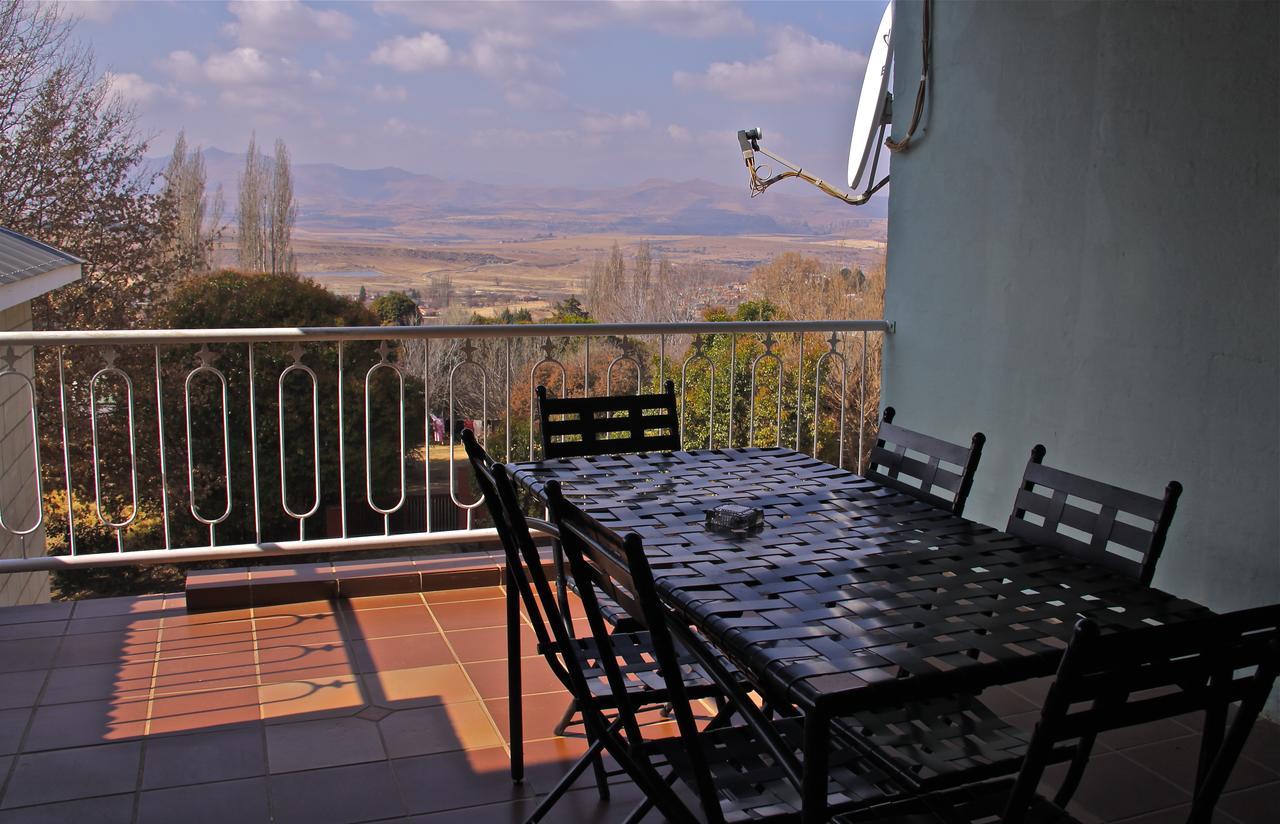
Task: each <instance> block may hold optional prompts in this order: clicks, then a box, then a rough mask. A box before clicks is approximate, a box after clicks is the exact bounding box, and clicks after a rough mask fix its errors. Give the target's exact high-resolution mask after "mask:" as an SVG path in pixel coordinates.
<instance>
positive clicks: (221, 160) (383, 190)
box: [152, 149, 888, 242]
mask: <svg viewBox="0 0 1280 824" xmlns="http://www.w3.org/2000/svg"><path fill="white" fill-rule="evenodd" d="M204 157H205V167H206V172H207V176H208V189H209V191H212V190H213V189H214V188H215V187H216V186H217V185H218V184H221V185H222V187H223V190H224V195H225V198H226V204H227V211H226V214H227V218H228V219H231V218H233V217H234V213H235V201H236V189H237V183H236V181H237V179H238V176H239V174H240V171H241V168H242V166H243V164H244V155H242V154H232V153H230V152H224V151H222V150H220V149H206V150H205V151H204ZM166 162H167V159H155V160H153V161H152V164H153V165H154V167H155V168H157V169H162V168H163V167H164V165H165V163H166ZM293 174H294V191H295V193H296V195H297V198H298V228H299V229H300V230H303V231H306V232H309V233H312V232H313V233H320V234H339V235H345V236H349V237H350V236H369V237H370V238H371V239H385V240H388V241H390V240H396V241H415V240H417V241H430V242H448V241H451V240H458V241H461V240H472V239H477V238H490V239H495V238H511V239H519V238H529V237H535V236H538V235H547V234H585V233H615V234H630V235H655V236H656V235H744V234H800V235H832V234H836V235H847V234H853V235H857V236H865V235H866V234H867V233H868V231H871V232H876V230H882V226H875V225H873V224H878V223H880V221H882V220H883V219H884V218H885V216H886V208H887V204H888V198H887V196H886V195H881V196H880V197H877V198H876V199H875V200H873V201H872V202H871V203H870V204H868V205H867V206H863V207H856V208H855V207H850V206H847V205H844V204H841V203H839V202H837V201H835V200H832V199H831V198H828V197H826V196H824V195H822V194H821V193H820V192H818V191H816V190H813V189H809V188H808V187H803V188H801V186H800V184H796V185H795V187H794V188H793V189H792V190H791V191H790V192H787V193H783V192H779V191H777V190H773V191H770V192H769V193H768V194H767V195H764V196H762V197H759V198H754V199H753V198H751V197H750V196H749V195H748V192H747V186H746V171H745V170H743V182H742V185H741V186H740V187H729V186H722V185H720V184H717V183H712V182H710V181H706V180H683V181H672V180H660V179H653V180H646V181H644V182H642V183H638V184H636V185H634V186H620V187H613V188H606V189H586V188H571V187H552V186H548V187H539V186H517V185H510V186H508V185H495V184H489V183H477V182H474V181H467V180H450V179H446V178H441V177H435V176H433V175H426V174H416V173H414V172H409V171H406V170H404V169H399V168H395V167H390V166H388V167H383V168H380V169H348V168H346V167H344V166H338V165H336V164H332V163H298V164H295V165H294V167H293ZM786 185H787V184H782V186H786Z"/></svg>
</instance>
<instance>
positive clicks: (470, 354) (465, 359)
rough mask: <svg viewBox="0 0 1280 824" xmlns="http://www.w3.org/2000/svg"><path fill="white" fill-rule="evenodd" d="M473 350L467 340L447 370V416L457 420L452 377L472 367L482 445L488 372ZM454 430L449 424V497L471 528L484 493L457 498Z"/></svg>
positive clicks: (487, 412) (485, 433) (487, 399)
mask: <svg viewBox="0 0 1280 824" xmlns="http://www.w3.org/2000/svg"><path fill="white" fill-rule="evenodd" d="M475 351H476V347H475V345H474V344H473V343H472V342H471V341H467V342H466V344H465V345H464V346H463V347H462V360H460V361H458V362H457V363H455V364H454V365H453V368H452V369H450V370H449V418H450V421H451V422H452V421H454V420H457V418H456V414H457V408H456V406H455V404H454V400H455V395H454V391H453V381H454V377H455V376H456V375H457V373H458V370H460V369H462V367H464V366H471V367H474V368H475V369H476V370H478V371H479V373H480V419H479V421H478V422H477V425H478V428H479V430H480V431H479V432H476V433H475V435H476V438H477V440H479V441H480V443H481V444H482V445H483V444H485V443H486V442H487V440H488V438H487V437H486V436H487V434H488V428H489V427H488V423H487V421H488V417H489V373H488V371H486V370H485V368H484V365H483V364H480V363H477V362H476V360H475ZM456 432H457V427H456V426H453V425H450V427H449V499H450V500H451V501H453V505H454V506H456V507H458V508H459V509H461V510H463V511H464V512H466V513H467V527H466V528H467V529H471V528H472V522H473V520H474V512H475V509H476V507H478V506H480V504H482V503H484V495H481V496H479V497H478V498H476V499H475V500H474V501H472V502H471V503H464V502H463V501H460V500H458V485H457V478H458V476H457V472H456V471H455V470H454V453H455V451H456V450H455V448H454V447H455V442H454V438H455V435H456Z"/></svg>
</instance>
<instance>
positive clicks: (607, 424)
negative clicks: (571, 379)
mask: <svg viewBox="0 0 1280 824" xmlns="http://www.w3.org/2000/svg"><path fill="white" fill-rule="evenodd" d="M538 413H539V415H540V416H541V420H542V455H543V457H545V458H577V457H580V456H583V455H611V454H615V453H623V452H674V451H676V450H679V449H680V423H679V418H678V417H677V416H676V387H675V383H673V382H672V381H667V382H666V384H665V391H663V392H661V393H659V394H656V395H602V396H599V397H594V398H552V397H549V396H548V395H547V388H546V387H545V386H539V387H538Z"/></svg>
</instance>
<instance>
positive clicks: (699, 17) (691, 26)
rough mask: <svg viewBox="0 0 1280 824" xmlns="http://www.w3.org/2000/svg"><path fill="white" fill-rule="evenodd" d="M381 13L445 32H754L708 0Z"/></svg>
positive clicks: (419, 6) (386, 6) (504, 1)
mask: <svg viewBox="0 0 1280 824" xmlns="http://www.w3.org/2000/svg"><path fill="white" fill-rule="evenodd" d="M375 8H376V10H377V12H378V13H379V14H384V15H396V16H399V17H403V18H405V19H407V20H411V21H412V22H414V23H417V24H418V25H421V26H426V27H427V28H432V29H441V30H445V31H466V32H481V31H493V30H498V29H504V30H507V31H518V32H525V33H537V34H573V33H575V32H582V31H590V30H593V29H598V28H601V27H604V26H608V25H636V26H644V27H646V28H650V29H653V30H655V31H659V32H662V33H663V34H669V35H674V36H677V37H717V36H723V35H731V34H740V33H743V32H748V31H751V29H752V28H753V26H752V23H751V20H750V18H748V17H747V15H746V14H745V13H744V12H743V11H742V9H741V8H740V7H739V6H738V5H736V4H731V3H725V2H714V1H712V0H664V2H643V1H637V0H611V2H596V3H582V2H565V1H564V0H557V1H556V2H538V3H530V2H527V1H526V2H513V1H512V0H494V1H493V2H469V3H462V2H456V3H402V2H380V3H377V4H376V6H375Z"/></svg>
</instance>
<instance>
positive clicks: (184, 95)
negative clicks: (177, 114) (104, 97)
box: [102, 72, 200, 107]
mask: <svg viewBox="0 0 1280 824" xmlns="http://www.w3.org/2000/svg"><path fill="white" fill-rule="evenodd" d="M102 79H103V82H105V83H106V84H107V86H108V88H109V89H110V93H111V94H112V95H114V96H115V97H116V98H117V99H118V100H120V102H122V103H125V104H127V105H130V106H145V105H148V104H153V103H160V102H177V103H180V104H182V105H184V106H187V107H192V106H195V105H196V104H198V103H199V102H200V101H199V98H197V97H196V96H195V95H193V94H191V93H189V92H185V91H182V90H180V89H178V88H177V87H176V86H174V85H173V84H171V83H169V84H160V83H156V82H154V81H151V80H148V79H147V78H145V77H143V76H142V75H140V74H135V73H133V72H104V73H103V75H102Z"/></svg>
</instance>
